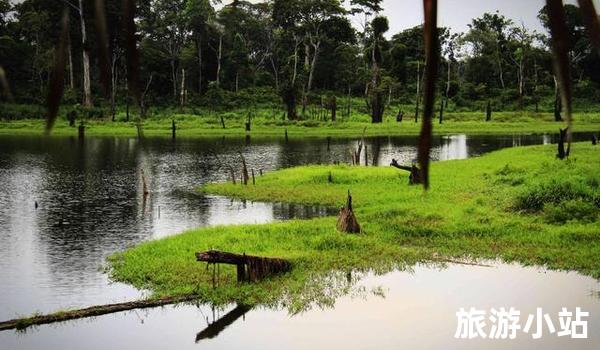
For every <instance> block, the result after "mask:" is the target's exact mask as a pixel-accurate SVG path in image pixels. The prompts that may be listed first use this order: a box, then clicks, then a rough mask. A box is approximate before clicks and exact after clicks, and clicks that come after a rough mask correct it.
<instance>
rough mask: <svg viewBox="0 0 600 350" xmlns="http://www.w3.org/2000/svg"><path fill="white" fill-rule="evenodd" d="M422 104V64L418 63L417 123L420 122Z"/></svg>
mask: <svg viewBox="0 0 600 350" xmlns="http://www.w3.org/2000/svg"><path fill="white" fill-rule="evenodd" d="M420 102H421V62H420V61H417V103H416V107H415V123H418V122H419V107H420V106H419V103H420Z"/></svg>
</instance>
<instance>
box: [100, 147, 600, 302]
mask: <svg viewBox="0 0 600 350" xmlns="http://www.w3.org/2000/svg"><path fill="white" fill-rule="evenodd" d="M555 153H556V150H555V146H535V147H524V148H513V149H507V150H502V151H498V152H494V153H491V154H488V155H485V156H483V157H480V158H473V159H469V160H461V161H448V162H439V163H434V164H433V165H432V169H431V170H432V173H431V184H432V187H431V190H430V191H429V192H427V193H424V192H423V190H422V188H420V187H418V186H408V185H407V182H408V179H407V176H408V175H407V174H406V173H404V172H401V171H398V170H396V169H393V168H381V167H350V166H306V167H299V168H292V169H286V170H281V171H277V172H274V173H269V174H266V175H265V176H264V177H259V178H257V184H256V185H255V186H252V185H250V186H246V187H243V186H241V185H237V186H236V185H232V184H211V185H208V186H206V187H204V188H202V189H201V190H202V191H205V192H209V193H214V194H221V195H226V196H231V197H239V198H244V199H249V200H257V201H285V202H294V203H303V204H320V205H327V206H335V207H340V206H341V205H342V204H343V202H344V201H345V196H346V192H347V191H348V190H349V189H350V190H351V191H352V195H353V198H354V206H355V212H356V215H357V217H358V220H359V222H360V223H361V225H362V228H363V233H362V234H360V235H348V234H343V233H340V232H337V231H336V229H335V222H336V218H320V219H314V220H308V221H297V220H296V221H290V222H281V223H273V224H266V225H243V226H223V227H214V228H207V229H200V230H194V231H190V232H186V233H184V234H181V235H178V236H174V237H170V238H166V239H162V240H158V241H151V242H147V243H144V244H141V245H139V246H137V247H134V248H132V249H129V250H127V251H125V252H122V253H117V254H115V255H113V256H111V257H110V263H111V266H112V268H111V276H112V277H113V278H114V279H115V280H118V281H122V282H127V283H130V284H132V285H134V286H136V287H138V288H147V289H149V290H151V291H152V292H154V293H155V295H156V296H165V295H184V294H189V293H197V294H198V295H200V298H201V299H202V300H205V301H210V302H214V303H217V304H219V303H227V302H232V301H237V302H241V303H248V304H269V305H270V304H276V305H279V306H285V307H288V308H289V309H290V310H292V311H297V310H302V309H304V308H305V307H307V306H309V305H311V304H315V303H316V304H319V305H323V304H325V305H329V304H331V303H332V302H333V301H334V300H335V297H336V296H338V295H340V294H343V293H347V292H348V290H349V288H351V286H350V285H349V284H348V283H346V282H345V281H346V275H347V272H349V271H367V270H369V269H374V270H376V271H379V272H385V271H389V270H390V269H393V268H401V267H403V266H406V265H411V264H414V263H416V262H419V261H428V260H431V259H433V260H439V259H440V258H468V259H471V258H490V259H494V258H501V259H503V260H505V261H517V262H520V263H522V264H525V265H531V264H535V265H544V266H547V267H548V268H552V269H564V270H575V271H578V272H581V273H583V274H587V275H590V276H593V277H595V278H600V259H599V258H598V257H599V256H600V222H599V221H598V220H597V217H598V216H597V215H598V213H599V212H600V189H599V187H600V147H593V146H591V145H588V144H581V143H579V144H575V145H574V147H573V153H572V157H571V159H570V160H568V161H560V160H557V159H556V158H555ZM329 173H331V175H332V178H333V182H332V183H329V182H328V176H329ZM563 199H564V201H563ZM563 203H568V205H563ZM582 213H583V214H582ZM557 218H558V219H557ZM207 249H219V250H224V251H231V252H237V253H247V254H253V255H261V256H271V257H282V258H286V259H290V260H291V261H292V263H293V271H292V272H291V273H289V274H286V275H283V276H278V277H273V278H269V279H267V280H265V281H262V282H260V283H257V284H238V283H236V281H235V271H234V269H233V268H231V267H222V270H221V273H220V278H219V285H218V286H217V287H216V288H213V286H212V283H211V280H212V273H211V270H207V269H206V267H205V265H204V264H200V263H197V262H196V261H195V259H194V252H196V251H202V250H207Z"/></svg>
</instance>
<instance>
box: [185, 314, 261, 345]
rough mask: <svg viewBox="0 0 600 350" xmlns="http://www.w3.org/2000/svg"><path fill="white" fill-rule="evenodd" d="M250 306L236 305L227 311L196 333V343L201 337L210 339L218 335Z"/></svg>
mask: <svg viewBox="0 0 600 350" xmlns="http://www.w3.org/2000/svg"><path fill="white" fill-rule="evenodd" d="M251 309H252V307H250V306H247V305H238V306H236V307H235V309H233V310H231V311H229V312H228V313H227V314H225V315H224V316H223V317H221V318H220V319H218V320H216V321H215V322H213V323H211V324H209V325H208V327H206V328H205V329H203V330H202V331H200V332H199V333H198V334H196V343H198V342H199V341H200V340H202V339H212V338H215V337H216V336H218V335H219V333H221V332H222V331H223V330H225V328H227V327H229V326H230V325H231V324H233V323H234V322H235V321H237V320H238V319H239V318H240V317H242V316H244V315H245V314H246V313H247V312H248V311H250V310H251Z"/></svg>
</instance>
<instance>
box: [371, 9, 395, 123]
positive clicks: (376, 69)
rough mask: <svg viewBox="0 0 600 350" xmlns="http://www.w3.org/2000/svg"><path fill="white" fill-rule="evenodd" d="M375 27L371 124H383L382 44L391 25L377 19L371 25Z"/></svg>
mask: <svg viewBox="0 0 600 350" xmlns="http://www.w3.org/2000/svg"><path fill="white" fill-rule="evenodd" d="M371 26H372V27H373V51H372V67H371V71H372V78H371V86H370V88H369V92H370V96H371V122H372V123H381V122H383V113H384V111H385V104H384V103H383V89H382V87H381V64H382V53H381V42H383V41H385V38H384V37H383V34H384V33H385V32H387V31H388V30H389V28H390V27H389V23H388V20H387V18H385V17H375V18H374V19H373V22H372V23H371Z"/></svg>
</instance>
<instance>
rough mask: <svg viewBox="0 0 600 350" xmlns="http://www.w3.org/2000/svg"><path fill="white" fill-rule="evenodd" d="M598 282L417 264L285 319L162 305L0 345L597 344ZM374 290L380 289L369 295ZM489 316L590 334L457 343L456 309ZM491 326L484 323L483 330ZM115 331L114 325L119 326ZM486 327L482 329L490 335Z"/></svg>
mask: <svg viewBox="0 0 600 350" xmlns="http://www.w3.org/2000/svg"><path fill="white" fill-rule="evenodd" d="M599 288H600V284H599V283H598V282H597V281H595V280H593V279H591V278H583V277H581V276H580V275H577V274H568V273H559V272H552V271H544V270H538V269H534V268H523V267H519V266H514V265H496V266H494V267H476V266H461V265H452V266H450V267H449V268H447V269H441V270H440V269H436V268H432V267H424V266H417V267H416V268H415V270H414V271H413V272H412V273H408V272H393V273H389V274H387V275H384V276H380V277H375V276H372V275H367V276H366V277H365V278H363V279H362V280H361V281H360V282H359V285H357V286H355V287H354V288H353V291H354V292H353V293H351V294H350V295H348V296H346V297H342V298H339V299H338V300H337V302H336V303H335V308H332V309H318V308H315V309H312V310H310V311H307V312H305V313H303V314H299V315H295V316H291V315H289V314H288V313H287V312H286V311H282V310H269V309H264V308H258V309H253V310H244V309H243V308H236V307H235V306H233V305H232V306H230V307H228V308H226V309H224V310H212V309H211V308H210V306H207V305H200V306H182V305H179V306H168V307H163V308H154V309H145V310H136V311H132V312H124V313H119V314H115V315H107V316H102V317H98V318H95V319H86V320H78V321H72V322H67V323H62V324H57V325H51V326H42V327H39V328H36V329H33V330H30V331H28V332H27V333H24V334H21V333H17V332H0V344H5V345H6V347H5V348H6V349H15V350H16V349H63V350H69V349H73V350H76V349H77V350H78V349H90V350H96V349H97V350H105V349H241V348H243V349H274V350H275V349H276V350H280V349H532V348H539V349H549V350H553V349H556V350H559V349H560V350H562V349H576V350H578V349H590V350H591V349H598V342H600V332H599V331H600V327H599V325H600V299H599V297H598V296H597V295H594V291H597V290H598V289H599ZM374 292H377V293H374ZM471 306H472V307H475V308H477V309H479V310H486V311H487V312H488V313H489V312H490V310H491V308H492V307H496V308H500V307H506V308H509V307H514V308H515V309H517V310H519V311H520V312H521V317H520V319H519V323H520V324H521V325H522V326H524V324H525V322H526V319H527V317H528V316H529V314H535V313H536V308H537V307H541V308H542V309H543V311H544V313H548V314H549V315H550V316H551V320H552V322H553V324H555V325H556V327H557V328H558V323H559V320H558V316H557V314H558V312H559V311H560V310H561V308H562V307H567V308H568V309H569V310H574V308H575V307H581V308H582V309H583V310H585V311H587V312H590V316H589V317H588V318H586V319H585V320H586V321H587V322H588V333H589V337H590V338H589V339H587V340H583V339H569V338H559V337H557V335H556V334H548V333H547V331H545V333H544V336H543V337H542V338H541V339H539V340H533V339H532V338H531V333H533V332H534V329H535V328H533V329H532V330H531V331H530V333H529V334H525V333H522V332H518V333H517V338H516V339H515V340H481V339H476V340H463V339H455V338H454V334H455V331H456V329H457V318H456V315H455V313H456V312H457V311H458V310H459V309H460V308H461V307H466V308H469V307H471ZM488 327H490V326H488ZM116 330H118V331H116ZM489 331H490V329H489V328H486V332H488V333H489Z"/></svg>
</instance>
